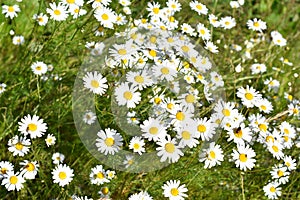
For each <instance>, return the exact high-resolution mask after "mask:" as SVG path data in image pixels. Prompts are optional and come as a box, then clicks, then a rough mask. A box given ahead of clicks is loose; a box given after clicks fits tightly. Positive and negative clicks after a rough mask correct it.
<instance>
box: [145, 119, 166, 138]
mask: <svg viewBox="0 0 300 200" xmlns="http://www.w3.org/2000/svg"><path fill="white" fill-rule="evenodd" d="M140 127H141V131H142V132H143V135H142V136H143V137H144V138H146V139H148V140H149V141H151V140H153V141H154V142H156V141H159V140H160V139H161V138H164V137H165V136H166V134H167V131H166V127H165V126H164V125H163V124H162V122H161V121H160V120H158V119H154V118H152V117H150V118H149V119H147V120H145V121H144V122H143V124H141V125H140Z"/></svg>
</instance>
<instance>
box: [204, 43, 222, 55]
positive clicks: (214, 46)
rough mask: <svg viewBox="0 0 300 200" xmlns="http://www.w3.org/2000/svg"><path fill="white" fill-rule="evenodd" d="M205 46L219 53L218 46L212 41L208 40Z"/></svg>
mask: <svg viewBox="0 0 300 200" xmlns="http://www.w3.org/2000/svg"><path fill="white" fill-rule="evenodd" d="M204 48H205V49H207V50H209V51H210V52H212V53H219V50H218V47H217V46H216V45H215V44H214V43H213V42H211V41H206V42H205V46H204Z"/></svg>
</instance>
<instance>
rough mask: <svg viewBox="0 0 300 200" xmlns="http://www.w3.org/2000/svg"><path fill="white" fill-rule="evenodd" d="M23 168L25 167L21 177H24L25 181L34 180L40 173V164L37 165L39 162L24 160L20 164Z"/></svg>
mask: <svg viewBox="0 0 300 200" xmlns="http://www.w3.org/2000/svg"><path fill="white" fill-rule="evenodd" d="M20 165H21V166H23V168H22V171H21V173H20V174H21V175H23V178H25V179H34V178H35V176H36V174H37V172H38V170H39V169H38V168H39V164H38V163H37V161H32V162H30V161H28V160H24V161H22V162H21V163H20Z"/></svg>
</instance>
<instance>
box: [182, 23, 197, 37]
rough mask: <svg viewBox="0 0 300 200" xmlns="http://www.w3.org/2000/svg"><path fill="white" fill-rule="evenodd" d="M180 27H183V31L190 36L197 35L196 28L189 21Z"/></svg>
mask: <svg viewBox="0 0 300 200" xmlns="http://www.w3.org/2000/svg"><path fill="white" fill-rule="evenodd" d="M180 29H181V32H182V33H187V34H189V35H190V36H196V33H195V29H194V28H193V27H192V26H191V25H189V24H187V23H183V24H182V25H181V26H180Z"/></svg>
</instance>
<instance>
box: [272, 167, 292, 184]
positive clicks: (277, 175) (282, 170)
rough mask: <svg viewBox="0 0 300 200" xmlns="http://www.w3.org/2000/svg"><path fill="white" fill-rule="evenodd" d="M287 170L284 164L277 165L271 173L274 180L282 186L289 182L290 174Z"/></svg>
mask: <svg viewBox="0 0 300 200" xmlns="http://www.w3.org/2000/svg"><path fill="white" fill-rule="evenodd" d="M287 170H288V168H287V167H286V166H284V165H283V164H279V165H275V166H274V167H272V170H271V171H270V173H271V175H272V179H276V181H277V182H278V183H280V184H286V183H287V182H288V181H289V175H290V172H288V171H287Z"/></svg>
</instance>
